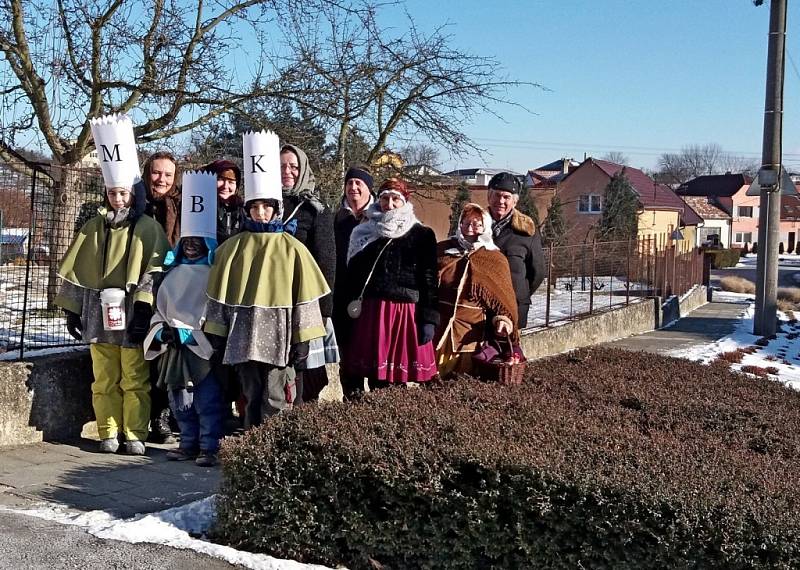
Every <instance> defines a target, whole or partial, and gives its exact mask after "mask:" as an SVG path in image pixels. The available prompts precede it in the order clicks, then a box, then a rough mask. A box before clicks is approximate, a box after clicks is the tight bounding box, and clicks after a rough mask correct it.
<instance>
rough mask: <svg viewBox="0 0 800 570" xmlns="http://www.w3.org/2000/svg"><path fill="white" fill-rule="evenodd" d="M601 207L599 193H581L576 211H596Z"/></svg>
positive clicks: (600, 209)
mask: <svg viewBox="0 0 800 570" xmlns="http://www.w3.org/2000/svg"><path fill="white" fill-rule="evenodd" d="M602 209H603V201H602V196H600V195H599V194H583V195H582V196H581V197H580V199H579V200H578V211H579V212H586V213H596V212H600V211H602Z"/></svg>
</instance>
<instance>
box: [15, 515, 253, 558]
mask: <svg viewBox="0 0 800 570" xmlns="http://www.w3.org/2000/svg"><path fill="white" fill-rule="evenodd" d="M0 568H3V569H5V568H8V569H9V570H12V569H13V570H21V569H25V570H62V569H67V568H69V569H75V570H85V569H93V568H99V569H103V570H112V569H114V568H136V569H137V570H161V569H162V568H169V569H170V570H195V569H196V568H203V569H204V570H206V569H209V570H222V569H226V570H230V569H231V568H240V566H232V565H231V564H228V563H227V562H225V561H223V560H219V559H217V558H212V557H211V556H206V555H205V554H200V553H197V552H194V551H192V550H180V549H177V548H170V547H168V546H160V545H155V544H147V543H140V544H131V543H127V542H119V541H116V540H101V539H99V538H96V537H94V536H92V535H90V534H88V533H87V532H84V531H83V530H81V529H79V528H77V527H74V526H68V525H62V524H59V523H55V522H51V521H46V520H42V519H37V518H34V517H29V516H25V515H18V514H16V513H8V512H0Z"/></svg>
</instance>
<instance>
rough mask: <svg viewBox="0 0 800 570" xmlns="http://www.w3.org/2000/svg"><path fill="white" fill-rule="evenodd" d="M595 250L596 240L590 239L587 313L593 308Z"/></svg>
mask: <svg viewBox="0 0 800 570" xmlns="http://www.w3.org/2000/svg"><path fill="white" fill-rule="evenodd" d="M596 252H597V240H595V239H592V270H591V271H592V274H591V277H590V278H589V314H590V315H591V314H592V309H593V308H594V257H595V253H596Z"/></svg>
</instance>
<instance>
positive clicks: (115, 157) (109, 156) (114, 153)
mask: <svg viewBox="0 0 800 570" xmlns="http://www.w3.org/2000/svg"><path fill="white" fill-rule="evenodd" d="M100 148H101V149H102V150H101V154H102V155H103V162H122V158H121V157H120V155H119V143H117V144H115V145H114V148H112V149H111V150H110V151H109V150H108V147H107V146H106V145H104V144H101V145H100Z"/></svg>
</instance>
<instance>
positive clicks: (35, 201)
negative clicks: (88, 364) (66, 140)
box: [0, 163, 103, 358]
mask: <svg viewBox="0 0 800 570" xmlns="http://www.w3.org/2000/svg"><path fill="white" fill-rule="evenodd" d="M102 201H103V182H102V176H101V175H100V171H99V169H97V168H78V169H70V170H66V169H61V168H56V167H52V166H50V165H49V164H23V163H0V211H2V231H0V352H2V353H7V352H8V353H13V354H14V356H16V357H18V358H22V357H23V356H24V353H25V351H26V350H32V349H39V348H53V347H63V346H71V345H77V344H80V343H79V342H78V341H75V340H74V339H73V338H72V337H70V336H69V334H67V329H66V324H65V321H64V318H63V314H62V312H61V311H60V310H58V309H57V308H56V307H54V306H53V299H54V298H55V295H56V293H57V292H58V282H57V278H56V270H57V268H58V263H59V261H60V260H61V258H62V257H63V254H64V252H65V251H66V249H67V247H69V244H70V243H71V241H72V238H73V237H74V235H75V233H76V231H77V230H78V229H79V228H80V227H81V226H82V225H83V224H84V223H85V222H86V221H87V220H88V219H89V218H91V217H92V216H93V215H94V214H96V212H97V208H98V207H99V206H100V205H101V204H102Z"/></svg>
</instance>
